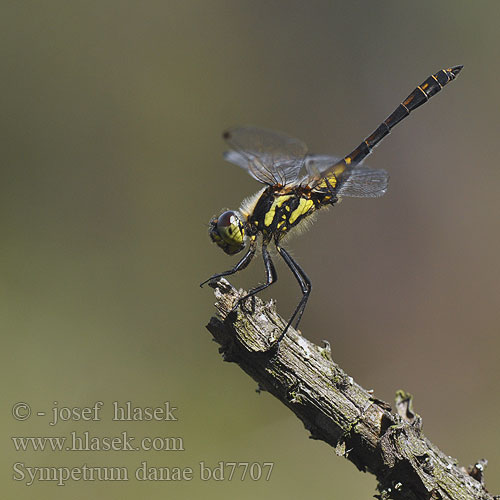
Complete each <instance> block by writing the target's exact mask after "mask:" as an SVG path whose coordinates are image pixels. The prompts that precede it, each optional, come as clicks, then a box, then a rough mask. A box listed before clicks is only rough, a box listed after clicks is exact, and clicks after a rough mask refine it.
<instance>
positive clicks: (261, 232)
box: [200, 66, 462, 343]
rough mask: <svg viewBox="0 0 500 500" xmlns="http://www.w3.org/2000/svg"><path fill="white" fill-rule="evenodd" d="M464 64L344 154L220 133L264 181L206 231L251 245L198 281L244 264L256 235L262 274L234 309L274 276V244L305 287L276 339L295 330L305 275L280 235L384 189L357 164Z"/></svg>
mask: <svg viewBox="0 0 500 500" xmlns="http://www.w3.org/2000/svg"><path fill="white" fill-rule="evenodd" d="M461 69H462V66H454V67H452V68H448V69H442V70H440V71H438V72H437V73H435V74H434V75H431V76H430V77H429V78H427V80H425V82H423V83H422V84H421V85H419V86H418V87H417V88H416V89H415V90H414V91H413V92H412V93H411V94H410V95H409V96H408V97H407V98H406V99H405V100H404V101H403V102H402V103H401V104H400V105H399V106H398V107H397V108H396V109H395V111H394V112H393V113H392V114H391V115H390V116H389V117H388V118H387V119H386V120H385V121H383V122H382V123H381V124H380V125H379V126H378V128H377V129H376V130H375V131H374V132H373V133H372V134H371V135H369V136H368V137H367V138H366V139H365V140H364V141H363V142H362V143H361V144H360V145H359V146H358V147H357V148H356V149H354V150H353V151H352V152H351V153H349V154H348V155H347V156H345V157H344V158H342V159H338V158H335V157H333V156H328V155H314V154H308V153H307V146H306V145H305V144H304V143H303V142H302V141H300V140H298V139H295V138H293V137H290V136H288V135H286V134H284V133H281V132H274V131H271V130H265V129H260V128H255V127H235V128H232V129H229V130H227V131H226V132H224V134H223V138H224V140H225V141H226V142H227V144H228V145H229V146H230V148H231V150H230V151H228V152H226V153H225V154H224V157H225V159H226V160H227V161H229V162H231V163H233V164H235V165H238V166H240V167H242V168H244V169H245V170H246V171H247V172H248V173H249V174H250V175H251V176H252V177H253V178H254V179H256V180H257V181H259V182H260V183H262V184H264V185H265V187H264V188H263V189H261V190H260V191H259V192H258V193H256V194H255V195H254V196H252V197H250V198H248V199H246V200H245V201H244V202H243V204H242V206H241V207H240V209H239V210H238V211H226V212H224V213H222V214H221V215H220V216H219V217H217V218H214V219H212V220H211V221H210V228H209V234H210V237H211V239H212V241H213V242H214V243H216V244H217V245H218V246H219V247H220V248H222V250H224V252H226V253H227V254H229V255H234V254H236V253H238V252H240V251H242V250H243V249H244V248H245V246H246V245H247V244H248V250H247V252H246V253H245V255H244V256H243V257H242V258H241V260H240V261H239V262H238V263H237V264H236V265H235V266H234V267H233V268H232V269H230V270H228V271H225V272H222V273H218V274H214V275H213V276H211V277H210V278H209V279H208V280H206V281H204V282H203V283H202V284H201V285H200V286H203V285H204V284H205V283H207V282H208V281H211V280H215V279H218V278H221V277H222V276H228V275H231V274H234V273H236V272H238V271H241V270H242V269H244V268H245V267H247V266H248V264H249V263H250V261H251V260H252V258H253V257H254V255H255V252H256V250H257V247H258V241H259V236H260V247H261V250H262V257H263V259H264V267H265V270H266V278H267V279H266V282H265V283H263V284H261V285H259V286H257V287H255V288H253V289H252V290H250V291H249V292H248V294H247V295H245V296H244V297H242V298H240V299H239V301H238V303H237V304H236V306H235V307H234V309H236V308H237V307H238V305H239V304H240V303H241V302H242V301H244V300H246V299H248V298H249V297H251V296H253V295H255V294H256V293H258V292H260V291H262V290H264V289H265V288H267V287H268V286H270V285H271V284H273V283H274V282H275V281H276V280H277V274H276V270H275V268H274V264H273V262H272V260H271V257H270V256H269V251H268V246H269V245H270V244H271V243H273V244H274V245H275V247H276V250H277V251H278V253H279V255H280V256H281V257H282V258H283V260H284V261H285V262H286V264H287V265H288V267H289V268H290V270H291V271H292V273H293V275H294V276H295V278H296V279H297V281H298V283H299V285H300V288H301V290H302V298H301V299H300V301H299V303H298V304H297V307H296V308H295V310H294V312H293V314H292V316H291V318H290V320H289V321H288V324H287V325H286V327H285V329H284V330H283V332H282V333H281V335H280V337H279V338H278V340H277V343H279V342H280V341H281V340H282V338H283V337H284V335H285V333H286V332H287V330H288V328H289V327H290V325H291V324H292V323H293V321H294V320H295V328H297V327H298V324H299V322H300V320H301V318H302V314H303V312H304V309H305V307H306V303H307V300H308V298H309V294H310V292H311V281H310V279H309V278H308V276H307V274H306V273H305V272H304V270H303V269H302V268H301V267H300V266H299V264H298V263H297V262H295V260H294V259H293V258H292V256H291V255H290V254H289V253H288V252H287V251H286V250H285V249H284V248H283V247H282V245H281V242H282V240H283V238H284V237H285V236H287V235H289V234H290V233H291V232H293V231H294V230H295V229H296V228H297V227H303V226H304V225H305V221H308V220H311V218H310V217H311V215H313V214H314V213H315V212H317V211H318V210H319V209H320V208H323V207H325V206H329V205H333V204H335V203H336V202H337V201H338V200H339V199H341V198H343V197H344V196H346V197H361V198H362V197H378V196H382V195H383V194H385V192H386V190H387V183H388V179H389V176H388V174H387V172H386V171H385V170H382V169H372V168H369V167H367V166H364V165H361V162H362V161H363V160H364V159H365V158H366V157H367V156H368V155H369V154H370V153H371V152H372V149H373V148H374V147H375V146H376V145H377V144H379V143H380V142H381V141H382V139H383V138H384V137H385V136H386V135H387V134H389V132H390V131H391V130H392V128H393V127H395V126H396V125H397V124H398V123H399V122H400V121H401V120H403V119H404V118H406V117H407V116H408V115H409V114H410V113H411V111H413V110H414V109H416V108H418V107H419V106H420V105H422V104H424V103H425V102H427V101H428V100H429V99H430V98H431V97H432V96H433V95H434V94H437V93H438V92H439V91H440V90H441V89H442V88H443V87H444V86H445V85H447V84H448V83H449V82H451V81H452V80H454V79H455V77H456V76H457V75H458V73H459V72H460V70H461Z"/></svg>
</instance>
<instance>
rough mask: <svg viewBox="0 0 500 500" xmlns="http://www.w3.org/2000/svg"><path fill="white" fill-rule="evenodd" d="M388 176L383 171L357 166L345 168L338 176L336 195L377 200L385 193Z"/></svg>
mask: <svg viewBox="0 0 500 500" xmlns="http://www.w3.org/2000/svg"><path fill="white" fill-rule="evenodd" d="M388 183H389V174H388V173H387V171H385V170H383V169H376V168H370V167H365V166H357V167H354V168H349V167H348V168H347V169H346V170H345V171H344V172H343V173H342V174H341V176H340V182H339V188H338V191H337V195H338V196H339V197H343V196H350V197H353V198H377V197H378V196H383V195H384V194H385V193H386V191H387V185H388Z"/></svg>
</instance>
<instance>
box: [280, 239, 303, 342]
mask: <svg viewBox="0 0 500 500" xmlns="http://www.w3.org/2000/svg"><path fill="white" fill-rule="evenodd" d="M276 249H277V250H278V253H279V254H280V255H281V257H283V260H284V261H285V262H286V263H287V265H288V267H289V268H290V270H291V271H292V273H293V275H294V276H295V278H296V280H297V281H298V282H299V285H300V289H301V290H302V298H301V299H300V301H299V303H298V304H297V307H296V308H295V311H294V312H293V314H292V317H291V318H290V320H289V321H288V324H287V325H286V327H285V329H284V330H283V332H282V333H281V335H280V337H279V339H278V341H277V343H279V342H281V340H282V339H283V337H284V336H285V334H286V331H287V330H288V328H289V327H290V325H291V324H292V323H293V321H294V319H295V318H296V317H297V321H296V322H295V328H297V327H298V326H299V323H300V320H301V319H302V314H303V313H304V310H305V308H306V304H307V300H308V299H309V294H310V293H311V289H312V284H311V280H310V279H309V277H308V276H307V274H306V273H305V272H304V270H303V269H302V268H301V267H300V266H299V265H298V264H297V262H295V260H293V258H292V256H291V255H290V254H289V253H288V252H287V251H286V250H285V249H284V248H282V247H280V246H279V244H278V243H276Z"/></svg>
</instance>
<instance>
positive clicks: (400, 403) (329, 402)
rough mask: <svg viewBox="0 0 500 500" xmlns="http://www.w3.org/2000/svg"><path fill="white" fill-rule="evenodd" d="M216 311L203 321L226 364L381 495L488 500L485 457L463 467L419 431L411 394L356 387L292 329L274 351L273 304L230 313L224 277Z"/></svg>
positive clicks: (231, 299) (276, 320) (324, 351)
mask: <svg viewBox="0 0 500 500" xmlns="http://www.w3.org/2000/svg"><path fill="white" fill-rule="evenodd" d="M211 286H212V287H213V288H214V289H215V295H216V297H217V303H216V307H217V309H218V313H219V314H218V316H217V317H213V318H211V320H210V323H209V324H208V325H207V328H208V330H209V331H210V332H211V333H212V335H213V336H214V338H215V340H216V341H217V342H218V343H219V344H220V345H221V348H220V352H222V353H223V355H224V359H225V360H226V361H233V362H235V363H237V364H238V365H239V366H240V367H241V368H242V369H243V370H244V371H245V372H246V373H247V374H248V375H250V376H251V377H252V378H253V379H254V380H255V381H256V382H257V383H258V384H259V387H260V388H261V389H263V390H266V391H268V392H270V393H271V394H273V395H274V396H276V397H277V398H278V399H279V400H280V401H281V402H282V403H283V404H285V405H286V406H288V408H290V409H291V410H292V411H293V412H294V413H295V414H296V415H297V417H299V418H300V419H301V420H302V422H303V423H304V426H305V428H306V429H307V430H308V431H309V432H310V433H311V437H312V438H314V439H321V440H322V441H325V442H326V443H328V444H330V445H331V446H333V447H334V448H335V452H336V453H337V455H339V456H344V457H346V458H347V459H348V460H350V461H351V462H353V463H354V464H355V465H356V466H357V467H358V469H359V470H361V471H367V472H371V473H372V474H374V475H375V476H376V478H377V480H378V489H379V495H378V496H379V498H381V499H388V498H391V499H395V500H399V499H405V500H417V499H418V500H424V499H425V500H427V499H432V500H437V499H452V500H466V499H467V500H473V499H474V500H478V499H482V500H493V499H494V498H495V497H494V496H492V495H490V494H489V493H488V492H487V491H486V489H485V487H484V481H483V469H484V466H485V465H486V461H478V462H477V463H476V464H475V465H474V466H472V467H469V470H468V471H467V470H465V469H464V468H462V467H459V466H458V465H457V462H456V460H454V459H453V458H451V457H449V456H447V455H446V454H444V453H443V452H442V451H440V450H439V449H438V448H437V447H436V446H435V445H434V444H432V443H431V442H430V441H429V440H428V439H427V438H426V437H425V436H424V435H423V434H422V431H421V425H422V419H421V418H420V417H419V416H418V415H417V414H416V413H414V411H413V408H412V406H411V397H410V396H409V395H408V394H405V393H404V392H402V391H399V392H398V394H397V396H396V410H397V411H396V412H394V411H392V410H391V407H390V405H388V404H387V403H385V402H384V401H381V400H379V399H377V398H375V397H374V395H373V394H372V393H371V392H370V391H367V390H365V389H363V388H362V387H360V386H359V385H358V384H356V382H354V380H353V378H352V377H350V376H349V375H347V374H346V373H345V372H344V371H343V370H342V369H341V368H340V367H339V366H338V365H337V364H336V363H335V362H334V361H333V360H332V358H331V353H330V347H329V344H328V343H326V342H325V345H324V347H319V346H317V345H315V344H313V343H312V342H310V341H308V340H307V339H306V338H304V337H302V336H301V335H300V334H298V333H297V332H296V331H295V330H293V329H290V330H289V331H288V332H287V334H286V336H285V338H284V339H283V340H282V341H281V343H280V345H279V348H276V346H275V347H274V348H273V344H274V341H275V339H276V338H277V337H279V334H280V332H281V331H282V329H283V328H284V327H285V324H286V323H285V321H284V320H283V319H282V318H281V317H280V316H279V315H278V314H277V313H276V310H275V307H274V305H273V303H272V302H271V303H269V304H263V303H262V301H261V300H260V299H258V298H256V299H255V300H253V299H252V300H248V301H247V303H246V304H245V305H244V306H240V307H239V308H238V309H237V311H236V312H231V309H232V308H233V306H234V305H235V303H236V301H237V300H238V298H240V297H241V296H243V295H242V294H243V293H244V292H238V291H237V290H236V289H234V288H233V287H232V286H231V285H230V284H229V283H228V282H227V281H226V280H224V279H222V280H220V281H219V282H217V283H211Z"/></svg>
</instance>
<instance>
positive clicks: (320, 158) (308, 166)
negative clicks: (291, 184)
mask: <svg viewBox="0 0 500 500" xmlns="http://www.w3.org/2000/svg"><path fill="white" fill-rule="evenodd" d="M339 161H340V158H337V157H336V156H331V155H307V156H306V158H305V162H304V164H305V171H306V172H305V175H304V176H303V178H302V181H301V182H302V184H304V185H305V184H309V183H311V182H312V181H317V180H318V179H320V178H322V177H323V176H324V174H325V172H326V171H327V170H328V169H329V168H330V167H332V166H333V165H336V164H337V163H338V162H339Z"/></svg>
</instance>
